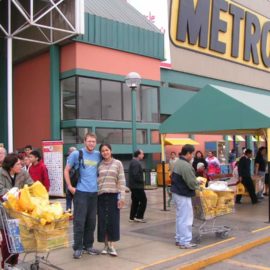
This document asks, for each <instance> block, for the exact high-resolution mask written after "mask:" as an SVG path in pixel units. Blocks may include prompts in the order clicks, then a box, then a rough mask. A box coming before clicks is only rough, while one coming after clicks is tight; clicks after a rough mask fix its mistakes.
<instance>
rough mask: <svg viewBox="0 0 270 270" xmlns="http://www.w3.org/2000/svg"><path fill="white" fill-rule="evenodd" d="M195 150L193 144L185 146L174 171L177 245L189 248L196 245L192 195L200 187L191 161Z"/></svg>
mask: <svg viewBox="0 0 270 270" xmlns="http://www.w3.org/2000/svg"><path fill="white" fill-rule="evenodd" d="M194 151H195V149H194V147H193V146H192V145H189V144H186V145H184V146H183V148H182V151H181V153H180V158H179V160H177V161H176V162H175V165H174V169H173V173H172V176H171V178H172V187H171V192H172V195H173V200H174V202H175V206H176V236H175V240H176V245H177V246H180V248H183V249H188V248H194V247H196V244H194V243H192V242H191V240H192V224H193V208H192V201H191V197H193V196H195V190H196V189H199V182H198V181H197V179H196V176H195V171H194V168H193V167H192V164H191V163H190V161H191V160H192V158H193V152H194Z"/></svg>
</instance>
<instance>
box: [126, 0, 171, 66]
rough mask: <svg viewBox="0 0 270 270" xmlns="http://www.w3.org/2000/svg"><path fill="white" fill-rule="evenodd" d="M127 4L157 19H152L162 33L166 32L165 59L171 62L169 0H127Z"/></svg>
mask: <svg viewBox="0 0 270 270" xmlns="http://www.w3.org/2000/svg"><path fill="white" fill-rule="evenodd" d="M127 2H128V3H130V4H131V5H132V6H134V7H135V8H136V9H137V10H139V11H140V13H142V14H143V15H145V16H147V17H149V16H154V17H155V18H153V17H152V20H153V21H154V23H155V25H156V26H157V27H158V28H159V29H161V31H165V44H166V45H165V58H167V61H166V62H170V53H169V36H168V7H167V0H127Z"/></svg>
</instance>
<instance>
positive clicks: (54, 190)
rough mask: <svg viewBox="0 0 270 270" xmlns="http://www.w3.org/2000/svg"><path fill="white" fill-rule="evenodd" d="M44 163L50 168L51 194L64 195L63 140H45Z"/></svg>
mask: <svg viewBox="0 0 270 270" xmlns="http://www.w3.org/2000/svg"><path fill="white" fill-rule="evenodd" d="M42 152H43V160H44V164H45V165H46V167H47V168H48V174H49V179H50V192H49V194H50V196H64V178H63V141H43V142H42Z"/></svg>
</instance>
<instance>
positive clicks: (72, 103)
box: [61, 77, 160, 123]
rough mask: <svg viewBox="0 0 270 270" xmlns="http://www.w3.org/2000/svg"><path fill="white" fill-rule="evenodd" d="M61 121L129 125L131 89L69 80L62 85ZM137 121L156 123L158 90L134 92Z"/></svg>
mask: <svg viewBox="0 0 270 270" xmlns="http://www.w3.org/2000/svg"><path fill="white" fill-rule="evenodd" d="M61 92H62V120H71V119H89V120H118V121H122V120H123V121H131V113H132V106H131V89H130V88H128V87H127V86H126V84H125V83H123V82H117V81H109V80H100V79H94V78H87V77H71V78H68V79H64V80H62V82H61ZM136 112H137V115H136V120H137V121H138V122H150V123H151V122H152V123H157V122H159V120H160V119H159V118H160V117H159V106H158V88H156V87H151V86H145V85H142V86H140V87H138V88H137V89H136Z"/></svg>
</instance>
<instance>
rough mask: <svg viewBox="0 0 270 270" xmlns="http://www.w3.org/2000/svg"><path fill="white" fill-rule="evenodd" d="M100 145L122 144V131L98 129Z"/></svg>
mask: <svg viewBox="0 0 270 270" xmlns="http://www.w3.org/2000/svg"><path fill="white" fill-rule="evenodd" d="M96 135H97V142H98V143H111V144H122V142H123V140H122V138H123V135H122V129H114V128H97V129H96Z"/></svg>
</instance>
